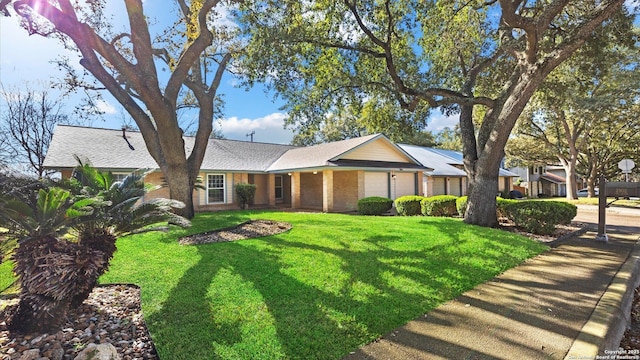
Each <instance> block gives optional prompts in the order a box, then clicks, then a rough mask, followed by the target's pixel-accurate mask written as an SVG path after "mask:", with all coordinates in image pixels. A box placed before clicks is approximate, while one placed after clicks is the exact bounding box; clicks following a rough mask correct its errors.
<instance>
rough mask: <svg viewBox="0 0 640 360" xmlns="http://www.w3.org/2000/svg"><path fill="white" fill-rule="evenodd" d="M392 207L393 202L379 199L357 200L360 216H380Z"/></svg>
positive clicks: (370, 197)
mask: <svg viewBox="0 0 640 360" xmlns="http://www.w3.org/2000/svg"><path fill="white" fill-rule="evenodd" d="M391 207H393V200H391V199H388V198H384V197H380V196H369V197H366V198H362V199H360V200H358V214H360V215H382V214H384V213H386V212H387V211H389V210H391Z"/></svg>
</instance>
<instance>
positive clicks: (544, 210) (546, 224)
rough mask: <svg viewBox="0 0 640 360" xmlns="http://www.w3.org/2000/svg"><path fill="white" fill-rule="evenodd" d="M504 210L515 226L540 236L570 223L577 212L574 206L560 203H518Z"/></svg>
mask: <svg viewBox="0 0 640 360" xmlns="http://www.w3.org/2000/svg"><path fill="white" fill-rule="evenodd" d="M567 205H569V206H567ZM505 210H506V212H507V216H508V217H509V219H511V220H512V221H513V222H514V223H515V224H516V226H518V227H521V228H523V229H524V230H526V231H528V232H531V233H534V234H540V235H547V234H551V233H553V231H554V230H555V227H556V225H558V224H566V223H569V222H571V220H572V219H573V217H575V214H576V212H577V208H576V207H575V205H572V204H568V203H564V202H560V201H519V202H515V203H511V204H509V205H507V206H506V207H505Z"/></svg>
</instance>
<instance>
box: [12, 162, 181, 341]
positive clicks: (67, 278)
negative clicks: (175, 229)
mask: <svg viewBox="0 0 640 360" xmlns="http://www.w3.org/2000/svg"><path fill="white" fill-rule="evenodd" d="M34 194H35V195H34ZM145 194H146V189H145V187H144V184H143V182H142V175H140V174H133V175H132V176H129V177H127V178H125V180H124V181H121V182H120V181H114V180H113V175H112V174H110V173H106V172H101V171H97V170H96V169H95V168H93V167H91V166H90V165H88V164H82V163H80V164H79V165H78V166H77V167H76V169H75V171H74V175H73V178H72V179H71V180H65V181H61V182H59V183H57V184H54V186H51V187H46V188H44V189H39V190H37V191H36V192H35V193H34V191H24V192H17V193H12V194H7V195H3V197H2V199H0V221H2V223H6V224H9V229H10V232H11V233H12V234H13V235H14V236H16V237H17V238H18V239H19V240H18V249H17V250H16V252H15V253H14V255H13V259H14V260H15V262H16V265H15V269H14V270H15V272H16V274H17V275H18V278H19V280H20V285H21V294H20V303H19V305H18V308H17V310H16V312H15V314H14V315H13V317H12V318H11V319H10V321H9V323H8V325H9V327H10V329H11V330H12V331H16V332H21V333H30V332H48V331H50V330H54V329H56V328H59V326H60V325H61V322H62V320H64V318H65V314H66V312H67V311H68V309H69V308H70V307H71V306H72V305H74V306H77V305H79V304H80V303H81V302H82V301H84V299H86V298H87V296H88V295H89V294H90V292H91V290H92V289H93V287H94V286H95V285H96V284H97V280H98V278H99V276H100V275H102V274H103V273H104V272H105V271H106V270H107V268H108V266H109V261H110V260H111V258H112V257H113V254H114V252H115V251H116V245H115V242H116V239H117V238H118V237H120V236H123V235H127V234H131V233H135V232H141V231H151V230H160V229H166V228H167V224H168V223H173V224H176V225H180V226H188V225H189V222H188V221H187V220H186V219H184V218H182V217H180V216H177V215H175V214H173V213H172V212H171V208H172V207H175V206H179V205H180V203H177V202H175V201H171V200H166V199H153V200H151V201H144V195H145ZM160 223H164V225H163V226H155V227H154V226H152V225H154V224H155V225H158V224H160Z"/></svg>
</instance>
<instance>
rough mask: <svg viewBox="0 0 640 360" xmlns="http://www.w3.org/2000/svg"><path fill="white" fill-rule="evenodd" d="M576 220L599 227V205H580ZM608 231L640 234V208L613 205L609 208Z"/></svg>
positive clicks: (595, 228)
mask: <svg viewBox="0 0 640 360" xmlns="http://www.w3.org/2000/svg"><path fill="white" fill-rule="evenodd" d="M573 220H574V221H578V222H584V223H588V224H590V225H591V227H592V228H593V230H594V231H597V229H598V207H597V206H595V205H578V215H577V216H576V217H575V218H574V219H573ZM606 225H607V227H606V229H607V233H616V232H621V233H628V234H638V235H640V209H632V208H623V207H615V206H611V207H609V208H607V215H606Z"/></svg>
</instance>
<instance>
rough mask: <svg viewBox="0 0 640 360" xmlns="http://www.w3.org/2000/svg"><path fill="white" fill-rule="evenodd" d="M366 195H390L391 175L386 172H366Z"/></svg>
mask: <svg viewBox="0 0 640 360" xmlns="http://www.w3.org/2000/svg"><path fill="white" fill-rule="evenodd" d="M364 196H365V197H369V196H381V197H385V198H386V197H389V175H388V174H387V173H386V172H365V173H364Z"/></svg>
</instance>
